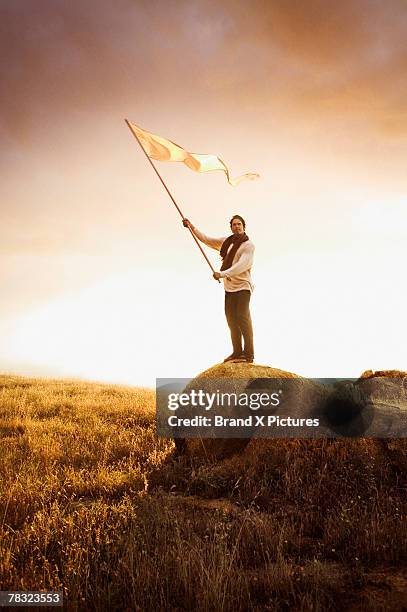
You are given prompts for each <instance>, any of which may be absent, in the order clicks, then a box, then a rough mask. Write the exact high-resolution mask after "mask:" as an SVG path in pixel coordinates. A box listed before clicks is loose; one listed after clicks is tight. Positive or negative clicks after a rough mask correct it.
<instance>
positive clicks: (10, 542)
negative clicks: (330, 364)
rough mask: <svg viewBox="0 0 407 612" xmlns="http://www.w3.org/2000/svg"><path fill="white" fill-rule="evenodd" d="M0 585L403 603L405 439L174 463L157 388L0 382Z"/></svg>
mask: <svg viewBox="0 0 407 612" xmlns="http://www.w3.org/2000/svg"><path fill="white" fill-rule="evenodd" d="M0 436H1V437H0V450H1V459H0V479H1V480H0V530H1V533H0V590H11V589H13V590H19V589H46V590H50V589H62V590H63V592H64V597H65V607H66V608H67V609H69V610H198V609H199V610H208V611H209V610H231V611H232V610H233V611H237V610H316V611H324V610H350V611H354V612H355V611H359V610H360V611H362V610H363V611H365V610H369V611H370V610H391V611H397V610H403V609H406V607H405V606H406V605H407V570H406V564H405V563H406V557H407V555H406V552H407V551H406V548H407V547H406V542H407V538H406V535H407V532H406V520H405V519H406V506H407V504H406V491H405V474H406V471H405V470H406V463H407V452H406V449H407V445H406V443H405V441H404V440H386V441H384V440H382V441H381V440H369V439H367V440H357V439H354V440H303V441H301V440H291V441H288V440H274V441H270V440H256V441H255V443H254V442H253V441H252V442H251V443H250V444H249V445H248V446H247V448H246V449H245V450H244V452H242V453H239V454H238V455H235V456H233V457H230V458H228V459H224V460H218V461H215V460H212V461H211V460H210V459H208V458H202V457H201V458H198V457H189V456H181V457H178V458H177V457H175V456H174V445H173V442H172V441H171V440H165V439H159V438H157V436H156V434H155V392H154V391H153V390H149V389H137V388H130V387H123V386H114V385H105V384H97V383H85V382H78V381H60V380H42V379H29V378H23V377H17V376H9V375H3V376H0Z"/></svg>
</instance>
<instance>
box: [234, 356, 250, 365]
mask: <svg viewBox="0 0 407 612" xmlns="http://www.w3.org/2000/svg"><path fill="white" fill-rule="evenodd" d="M253 361H254V357H246V355H241V357H239V358H238V359H235V360H234V363H253Z"/></svg>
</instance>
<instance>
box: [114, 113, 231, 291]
mask: <svg viewBox="0 0 407 612" xmlns="http://www.w3.org/2000/svg"><path fill="white" fill-rule="evenodd" d="M125 122H126V123H127V127H128V128H129V130H130V131H131V133H132V134H133V136H134V138H135V139H136V140H137V142H138V143H139V145H140V147H141V150H142V151H143V153H144V155H145V156H146V157H147V159H148V161H149V162H150V164H151V166H152V167H153V170H154V172H155V173H156V175H157V176H158V178H159V179H160V181H161V184H162V186H163V187H164V189H165V191H166V192H167V193H168V195H169V196H170V198H171V201H172V203H173V204H174V206H175V208H176V209H177V210H178V212H179V214H180V215H181V218H182V220H184V219H185V217H184V215H183V214H182V211H181V209H180V207H179V206H178V204H177V203H176V201H175V199H174V197H173V195H172V193H171V192H170V190H169V189H168V187H167V185H166V184H165V182H164V180H163V178H162V177H161V175H160V173H159V172H158V170H157V168H156V167H155V165H154V164H153V162H152V160H151V158H150V157H149V156H148V155H147V152H146V150H145V148H144V147H143V145H142V144H141V142H140V140H139V138H138V136H137V134H136V133H135V131H134V130H133V128H132V126H131V123H130V122H129V121H128V120H127V119H125ZM188 229H189V231H190V232H191V236H192V238H193V239H194V240H195V242H196V244H197V245H198V248H199V250H200V251H201V253H202V255H203V256H204V257H205V259H206V261H207V262H208V265H209V267H210V269H211V270H212V272H215V269H214V267H213V266H212V264H211V262H210V261H209V259H208V257H207V255H206V253H205V251H204V250H203V248H202V247H201V245H200V244H199V241H198V239H197V237H196V236H195V234H194V232H193V231H192V230H191V228H190V227H188ZM218 282H219V283H220V280H219V279H218Z"/></svg>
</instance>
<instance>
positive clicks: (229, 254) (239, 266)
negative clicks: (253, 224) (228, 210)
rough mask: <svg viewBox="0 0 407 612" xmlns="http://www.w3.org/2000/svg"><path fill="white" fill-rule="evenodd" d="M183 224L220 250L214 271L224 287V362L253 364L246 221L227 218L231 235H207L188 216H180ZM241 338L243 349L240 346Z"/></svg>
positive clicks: (250, 246)
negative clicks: (228, 347)
mask: <svg viewBox="0 0 407 612" xmlns="http://www.w3.org/2000/svg"><path fill="white" fill-rule="evenodd" d="M183 225H184V227H189V228H190V229H191V231H192V232H193V233H194V234H195V236H196V237H197V238H198V239H199V240H200V241H201V242H203V243H204V244H206V245H207V246H209V247H211V248H212V249H215V250H216V251H220V255H221V257H222V266H221V269H220V272H215V273H214V275H213V277H214V279H215V280H219V279H220V278H222V279H223V284H224V287H225V314H226V320H227V322H228V325H229V329H230V335H231V338H232V346H233V352H232V354H231V355H229V357H226V359H225V360H224V362H227V361H233V362H235V363H236V362H247V363H253V360H254V349H253V328H252V319H251V316H250V309H249V304H250V297H251V294H252V292H253V289H254V287H253V283H252V279H251V276H250V271H251V267H252V265H253V254H254V244H253V243H252V242H251V241H250V240H249V237H248V235H247V234H246V232H245V229H246V223H245V221H244V219H243V218H242V217H241V216H240V215H234V216H233V217H232V219H231V220H230V228H231V230H232V235H231V236H229V237H226V236H225V237H222V238H210V237H209V236H206V235H205V234H203V233H202V232H200V231H199V230H198V229H197V228H196V227H194V226H193V225H192V223H191V222H190V221H189V220H188V219H183ZM242 337H243V340H244V348H243V347H242Z"/></svg>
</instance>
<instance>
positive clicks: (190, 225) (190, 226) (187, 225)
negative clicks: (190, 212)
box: [182, 219, 192, 229]
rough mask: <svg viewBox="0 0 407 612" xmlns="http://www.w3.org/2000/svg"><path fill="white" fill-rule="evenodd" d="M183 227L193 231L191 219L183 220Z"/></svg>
mask: <svg viewBox="0 0 407 612" xmlns="http://www.w3.org/2000/svg"><path fill="white" fill-rule="evenodd" d="M182 225H183V226H184V227H189V229H192V223H191V221H190V220H189V219H182Z"/></svg>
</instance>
